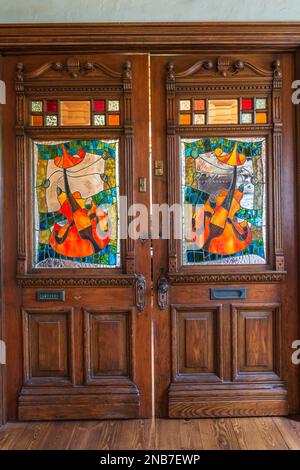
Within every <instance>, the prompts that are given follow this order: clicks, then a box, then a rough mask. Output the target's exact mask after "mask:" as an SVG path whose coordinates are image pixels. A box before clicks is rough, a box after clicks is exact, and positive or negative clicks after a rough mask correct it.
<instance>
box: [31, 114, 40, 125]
mask: <svg viewBox="0 0 300 470" xmlns="http://www.w3.org/2000/svg"><path fill="white" fill-rule="evenodd" d="M31 125H32V126H42V125H43V116H31Z"/></svg>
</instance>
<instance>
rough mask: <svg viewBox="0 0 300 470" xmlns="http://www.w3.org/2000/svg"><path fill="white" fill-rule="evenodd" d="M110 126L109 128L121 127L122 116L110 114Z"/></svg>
mask: <svg viewBox="0 0 300 470" xmlns="http://www.w3.org/2000/svg"><path fill="white" fill-rule="evenodd" d="M108 125H109V126H119V125H120V114H109V115H108Z"/></svg>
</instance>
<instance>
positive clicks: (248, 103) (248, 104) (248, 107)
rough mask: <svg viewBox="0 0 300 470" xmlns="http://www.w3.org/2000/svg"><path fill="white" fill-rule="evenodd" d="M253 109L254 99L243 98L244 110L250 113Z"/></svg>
mask: <svg viewBox="0 0 300 470" xmlns="http://www.w3.org/2000/svg"><path fill="white" fill-rule="evenodd" d="M251 109H253V99H252V98H243V99H242V110H243V111H249V110H251Z"/></svg>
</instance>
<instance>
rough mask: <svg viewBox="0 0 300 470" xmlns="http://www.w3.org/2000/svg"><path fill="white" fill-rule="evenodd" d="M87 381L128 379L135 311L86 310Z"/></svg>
mask: <svg viewBox="0 0 300 470" xmlns="http://www.w3.org/2000/svg"><path fill="white" fill-rule="evenodd" d="M84 316H85V336H84V341H85V344H84V350H85V366H86V383H88V384H97V383H101V379H103V378H106V377H109V376H111V377H123V378H128V377H129V375H130V373H131V372H130V368H131V360H130V357H131V354H132V348H131V340H130V338H131V337H132V328H131V316H132V312H131V311H128V312H121V311H113V312H108V311H107V310H106V311H105V310H102V311H101V310H100V311H99V310H96V311H95V310H91V311H89V310H88V309H84Z"/></svg>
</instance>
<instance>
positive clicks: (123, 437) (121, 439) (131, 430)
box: [114, 419, 155, 450]
mask: <svg viewBox="0 0 300 470" xmlns="http://www.w3.org/2000/svg"><path fill="white" fill-rule="evenodd" d="M154 433H155V424H154V421H153V420H151V419H148V420H142V419H140V420H126V421H122V422H120V423H119V426H118V429H117V438H116V446H115V447H114V450H124V449H137V450H138V449H141V450H143V449H145V450H147V449H154V446H155V439H154Z"/></svg>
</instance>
